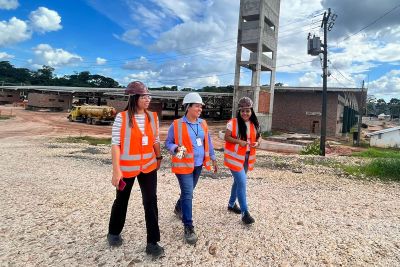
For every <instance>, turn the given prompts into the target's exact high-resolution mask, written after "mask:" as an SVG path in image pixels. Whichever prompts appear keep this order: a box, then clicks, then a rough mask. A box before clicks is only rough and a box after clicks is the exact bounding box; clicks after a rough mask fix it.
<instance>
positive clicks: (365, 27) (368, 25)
mask: <svg viewBox="0 0 400 267" xmlns="http://www.w3.org/2000/svg"><path fill="white" fill-rule="evenodd" d="M399 7H400V4H398V5H397V6H395V7H393V8H392V9H390V10H389V11H387V12H385V13H384V14H382V15H381V16H380V17H378V18H377V19H375V20H374V21H372V22H371V23H369V24H367V25H366V26H364V27H362V28H361V29H360V30H358V31H357V32H355V33H353V34H350V35H348V36H347V37H345V38H344V39H343V40H341V41H339V42H338V43H337V44H339V43H341V42H344V41H346V40H347V39H349V38H350V37H352V36H354V35H357V34H359V33H360V32H362V31H363V30H365V29H367V28H368V27H370V26H372V25H373V24H375V23H376V22H378V21H379V20H381V19H383V18H384V17H385V16H387V15H389V14H390V13H391V12H393V11H394V10H395V9H397V8H399Z"/></svg>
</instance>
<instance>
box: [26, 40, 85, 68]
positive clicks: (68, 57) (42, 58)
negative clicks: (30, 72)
mask: <svg viewBox="0 0 400 267" xmlns="http://www.w3.org/2000/svg"><path fill="white" fill-rule="evenodd" d="M33 51H34V54H35V58H34V59H33V60H30V63H32V64H38V65H48V66H51V67H54V68H56V67H63V66H67V65H76V64H78V63H80V62H82V61H83V59H82V57H80V56H79V55H76V54H73V53H70V52H68V51H65V50H63V49H61V48H52V47H51V46H50V45H48V44H39V45H38V46H36V47H34V48H33Z"/></svg>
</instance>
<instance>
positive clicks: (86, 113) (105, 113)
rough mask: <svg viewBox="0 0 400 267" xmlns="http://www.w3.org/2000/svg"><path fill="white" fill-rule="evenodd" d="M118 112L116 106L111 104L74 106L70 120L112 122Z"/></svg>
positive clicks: (69, 115)
mask: <svg viewBox="0 0 400 267" xmlns="http://www.w3.org/2000/svg"><path fill="white" fill-rule="evenodd" d="M116 115H117V112H116V110H115V108H113V107H109V106H92V105H84V106H73V107H72V109H71V111H70V113H69V114H68V117H67V118H68V120H69V121H80V122H86V123H87V124H101V123H107V124H111V123H112V122H113V121H114V119H115V116H116Z"/></svg>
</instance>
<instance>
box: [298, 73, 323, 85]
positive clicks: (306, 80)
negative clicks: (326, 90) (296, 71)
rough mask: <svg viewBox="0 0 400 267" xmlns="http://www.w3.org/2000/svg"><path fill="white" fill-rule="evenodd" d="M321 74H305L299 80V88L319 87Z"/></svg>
mask: <svg viewBox="0 0 400 267" xmlns="http://www.w3.org/2000/svg"><path fill="white" fill-rule="evenodd" d="M320 75H321V74H318V73H316V72H307V73H305V74H304V75H303V76H302V77H300V79H299V86H306V87H309V86H321V76H320Z"/></svg>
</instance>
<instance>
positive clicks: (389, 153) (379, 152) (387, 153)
mask: <svg viewBox="0 0 400 267" xmlns="http://www.w3.org/2000/svg"><path fill="white" fill-rule="evenodd" d="M352 156H356V157H363V158H392V159H400V150H396V149H384V148H381V149H379V148H369V149H367V150H365V151H361V152H354V153H352Z"/></svg>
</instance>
